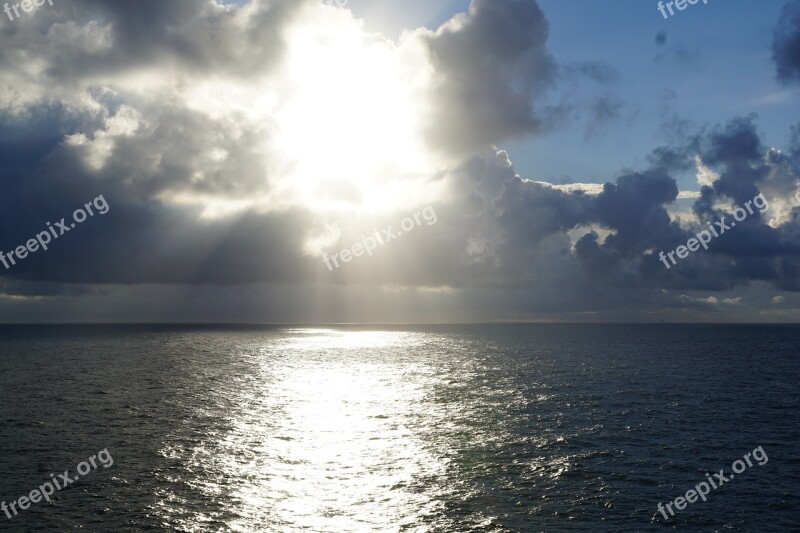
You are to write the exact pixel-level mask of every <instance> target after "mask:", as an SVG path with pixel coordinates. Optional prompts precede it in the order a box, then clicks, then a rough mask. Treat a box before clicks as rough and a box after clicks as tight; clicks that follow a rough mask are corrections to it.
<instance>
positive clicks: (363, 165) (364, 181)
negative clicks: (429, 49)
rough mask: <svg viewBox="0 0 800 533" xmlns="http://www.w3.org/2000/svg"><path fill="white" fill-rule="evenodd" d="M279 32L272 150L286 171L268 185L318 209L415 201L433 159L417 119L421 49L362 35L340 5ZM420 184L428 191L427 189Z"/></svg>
mask: <svg viewBox="0 0 800 533" xmlns="http://www.w3.org/2000/svg"><path fill="white" fill-rule="evenodd" d="M322 11H323V13H322V14H321V15H319V16H324V17H328V18H329V19H330V20H312V21H311V23H305V24H302V25H300V26H298V27H296V28H295V29H294V31H293V32H291V34H290V36H289V37H288V41H289V45H288V47H289V51H288V60H287V66H286V72H285V79H286V82H285V83H286V84H287V86H286V87H284V88H283V89H285V90H286V91H287V94H289V95H290V96H289V98H288V100H287V101H286V102H285V103H284V105H282V106H281V108H280V110H279V111H278V113H277V115H276V116H275V117H273V118H274V119H275V120H276V121H277V138H276V142H275V148H276V150H277V152H278V153H279V154H280V155H281V156H282V157H284V158H285V170H286V173H285V178H284V179H282V180H281V186H280V187H279V188H278V189H277V190H275V191H274V192H275V193H276V194H277V195H279V196H280V197H281V198H284V199H285V198H287V197H289V198H296V199H299V200H300V201H299V203H302V204H305V205H310V206H311V207H312V208H313V209H315V210H317V211H343V210H353V209H357V210H359V211H365V212H385V211H389V210H395V209H400V208H403V207H407V206H417V205H420V204H421V203H424V202H425V201H426V200H425V199H424V198H425V197H428V198H429V197H430V196H431V195H432V194H433V193H434V191H433V190H432V189H430V188H428V186H427V185H426V182H427V181H428V180H429V179H430V176H431V175H432V174H433V173H434V172H435V170H436V161H435V160H434V159H433V157H432V156H431V154H430V150H428V149H427V148H426V147H425V146H424V141H423V140H422V139H423V138H424V136H423V135H422V134H421V132H422V127H423V125H422V124H421V122H420V117H424V116H426V113H425V111H424V106H425V98H424V97H423V91H424V90H425V89H426V87H427V86H428V84H429V83H430V69H420V68H419V65H427V60H426V59H425V58H424V56H423V55H422V54H423V53H424V52H423V51H422V50H421V49H420V48H418V46H416V45H415V44H412V43H411V42H410V41H409V42H401V43H400V44H394V43H392V42H390V41H387V40H385V39H383V38H381V37H379V36H375V35H368V34H366V33H364V31H363V28H362V27H361V25H360V24H359V23H358V22H357V21H355V20H353V19H352V18H351V16H350V14H349V13H348V12H346V11H343V10H322ZM426 188H427V190H426Z"/></svg>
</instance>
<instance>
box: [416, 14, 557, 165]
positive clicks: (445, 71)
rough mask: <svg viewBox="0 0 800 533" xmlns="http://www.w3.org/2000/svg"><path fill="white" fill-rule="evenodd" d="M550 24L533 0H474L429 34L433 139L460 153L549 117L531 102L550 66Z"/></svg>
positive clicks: (552, 72)
mask: <svg viewBox="0 0 800 533" xmlns="http://www.w3.org/2000/svg"><path fill="white" fill-rule="evenodd" d="M549 31H550V30H549V25H548V22H547V19H546V18H545V16H544V13H542V10H541V9H540V8H539V5H538V4H537V2H536V1H535V0H505V1H500V2H498V1H496V0H474V1H473V2H472V5H471V6H470V10H469V14H468V15H465V16H463V17H457V18H456V19H454V21H451V22H450V23H448V24H447V25H445V26H444V27H442V28H441V29H440V30H439V31H438V32H436V34H434V35H430V36H428V37H427V38H426V41H427V43H428V47H429V49H430V54H431V57H432V61H433V64H434V66H435V67H436V71H437V74H436V82H437V84H438V89H437V91H436V95H435V104H436V105H435V106H434V112H433V116H432V117H431V123H432V125H431V127H430V138H431V140H432V141H433V143H434V144H435V145H436V146H439V147H442V148H444V149H446V150H448V151H451V152H454V153H457V154H463V153H469V152H472V151H474V150H476V149H483V148H486V147H487V146H490V145H491V144H492V143H497V142H500V141H503V140H505V139H508V138H510V137H513V136H516V135H521V134H525V133H532V132H535V131H538V130H539V129H541V128H542V127H544V126H545V123H546V122H547V121H548V120H549V118H547V117H544V116H540V114H539V113H538V112H537V111H536V110H535V109H534V104H533V102H534V101H535V100H536V99H537V98H538V97H540V96H541V95H542V94H543V93H544V91H545V90H546V89H547V88H548V87H550V86H551V85H552V84H553V82H554V79H555V76H556V73H557V68H556V65H555V62H554V61H553V59H552V57H551V56H550V53H549V52H548V50H547V48H546V42H547V37H548V34H549Z"/></svg>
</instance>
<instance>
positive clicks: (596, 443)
mask: <svg viewBox="0 0 800 533" xmlns="http://www.w3.org/2000/svg"><path fill="white" fill-rule="evenodd" d="M798 407H800V327H796V326H747V325H736V326H722V325H576V324H533V325H529V324H518V325H517V324H515V325H469V326H467V325H463V326H380V327H378V326H375V327H358V326H348V327H338V326H310V327H277V326H275V327H245V326H242V327H234V326H225V327H223V326H218V327H211V326H203V327H200V326H196V327H195V326H193V327H189V326H61V327H56V326H3V327H0V474H1V475H0V498H1V499H2V501H3V503H4V504H5V505H6V509H8V510H7V511H5V512H0V530H3V531H69V530H75V529H81V530H84V531H116V532H121V531H186V532H200V531H231V532H233V531H236V532H245V531H270V532H271V531H275V532H295V531H298V532H299V531H304V532H337V533H339V532H351V531H380V532H384V531H398V532H399V531H408V532H418V531H419V532H423V531H437V532H438V531H441V532H460V531H465V532H466V531H498V532H499V531H524V532H529V531H530V532H540V531H544V532H566V531H590V532H598V531H599V532H603V531H645V532H647V531H653V532H656V531H681V532H683V531H703V532H716V531H719V532H728V531H747V532H772V531H775V532H779V531H780V532H797V531H800V423H799V422H800V415H799V413H800V411H799V410H798ZM757 449H760V450H761V452H756V451H755V450H757ZM764 459H766V460H764ZM737 462H738V463H737ZM110 463H111V464H110ZM742 465H744V468H743V469H742V468H741V467H742ZM737 467H738V469H737ZM721 470H723V476H726V477H727V478H728V479H727V480H726V481H725V482H722V481H718V483H719V486H717V487H716V488H714V489H711V490H710V491H708V494H703V498H702V499H700V498H697V497H696V498H695V501H693V502H692V501H686V500H687V499H688V500H691V495H690V494H688V495H687V491H691V490H692V489H693V488H695V487H697V486H698V485H699V484H701V483H706V486H708V483H710V481H713V480H714V474H715V473H717V472H720V471H721ZM733 471H736V472H737V473H736V474H735V475H733ZM64 473H66V474H67V479H70V481H69V482H67V481H66V480H65V479H64V478H59V476H60V475H63V474H64ZM51 474H53V475H52V476H51ZM79 474H80V475H79ZM707 474H708V475H707ZM75 477H77V478H78V479H75ZM59 479H60V480H61V482H60V483H59V484H60V485H64V486H63V487H61V488H60V489H57V490H55V491H53V494H52V495H49V494H48V499H49V500H50V502H49V503H48V502H47V501H45V500H44V499H42V497H43V496H44V493H45V492H49V489H47V488H46V487H47V485H46V484H47V483H50V486H51V488H52V486H53V484H55V483H56V482H58V481H59ZM51 480H52V481H51ZM36 490H38V491H39V494H40V498H39V499H42V501H39V502H37V503H33V501H31V500H34V499H36V493H35V492H34V494H31V492H32V491H36ZM697 490H700V489H697ZM697 490H696V491H695V492H697ZM695 496H697V494H695ZM20 498H26V499H25V500H20ZM677 498H681V499H683V500H684V501H683V505H681V504H680V500H676V499H677ZM12 502H13V503H15V507H14V509H13V510H11V509H10V508H9V507H8V504H10V503H12ZM26 503H27V505H26ZM659 504H662V509H663V508H665V507H663V506H666V505H667V504H670V507H669V509H670V511H669V512H666V511H665V513H662V512H661V511H660V510H659V509H658V506H659ZM23 507H24V508H23ZM673 514H674V516H673ZM9 516H10V517H11V518H9ZM665 516H667V518H665Z"/></svg>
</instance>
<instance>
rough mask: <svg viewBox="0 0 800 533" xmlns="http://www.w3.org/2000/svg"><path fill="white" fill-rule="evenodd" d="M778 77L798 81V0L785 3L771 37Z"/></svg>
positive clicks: (799, 33) (799, 18)
mask: <svg viewBox="0 0 800 533" xmlns="http://www.w3.org/2000/svg"><path fill="white" fill-rule="evenodd" d="M772 58H773V60H774V61H775V65H776V68H777V75H778V79H780V80H782V81H785V82H790V81H800V1H798V0H794V1H792V2H789V3H788V4H786V5H785V6H784V8H783V12H782V13H781V18H780V20H779V21H778V25H777V27H776V28H775V34H774V36H773V39H772Z"/></svg>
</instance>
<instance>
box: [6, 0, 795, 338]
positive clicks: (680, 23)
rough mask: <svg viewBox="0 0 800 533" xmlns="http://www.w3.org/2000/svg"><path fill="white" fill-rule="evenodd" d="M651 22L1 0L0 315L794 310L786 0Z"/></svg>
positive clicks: (460, 3) (622, 8) (266, 0)
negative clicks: (5, 0) (25, 6)
mask: <svg viewBox="0 0 800 533" xmlns="http://www.w3.org/2000/svg"><path fill="white" fill-rule="evenodd" d="M663 4H666V2H662V5H663ZM671 6H672V4H670V7H671ZM29 7H30V6H29ZM664 12H665V14H666V16H665V15H662V13H661V11H660V10H659V2H657V1H650V0H613V1H607V2H595V1H593V0H566V1H565V0H539V1H535V0H473V1H471V2H469V1H464V0H440V1H432V2H431V1H421V0H406V1H400V0H370V1H367V0H338V1H330V2H326V1H320V0H239V1H228V2H223V1H221V0H171V1H170V2H162V1H158V0H139V1H137V2H122V1H119V2H108V1H107V0H54V1H53V2H52V5H50V3H48V2H44V3H43V5H42V6H39V7H34V8H33V9H31V10H30V11H25V10H24V9H23V8H22V7H20V6H15V5H14V4H13V3H11V4H9V5H8V10H7V11H5V12H4V13H0V15H2V17H0V184H2V194H1V195H0V228H2V229H1V230H0V251H2V252H3V254H2V255H0V322H5V323H28V322H45V323H54V322H56V323H65V322H82V323H86V322H173V323H174V322H203V323H206V322H210V323H221V322H237V323H306V324H308V323H350V322H373V323H395V322H399V323H430V322H435V323H453V322H495V321H596V322H612V321H647V322H662V321H663V322H795V321H797V320H798V318H800V298H799V297H798V291H800V253H799V252H800V116H799V115H798V109H800V107H799V106H798V104H799V103H800V1H798V0H793V1H790V2H786V1H785V0H764V1H761V2H758V3H755V2H750V1H747V0H726V1H725V2H722V1H721V0H708V1H707V3H706V2H704V0H698V2H697V3H695V4H687V5H686V6H685V9H683V10H677V9H673V12H674V15H672V16H669V12H668V9H667V8H666V6H665V9H664ZM737 208H738V209H737Z"/></svg>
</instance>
